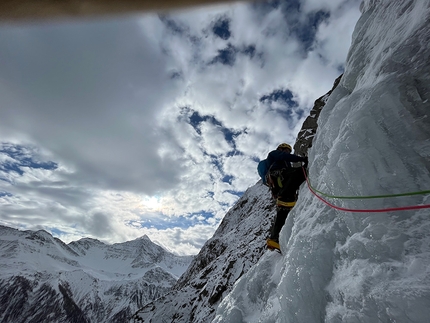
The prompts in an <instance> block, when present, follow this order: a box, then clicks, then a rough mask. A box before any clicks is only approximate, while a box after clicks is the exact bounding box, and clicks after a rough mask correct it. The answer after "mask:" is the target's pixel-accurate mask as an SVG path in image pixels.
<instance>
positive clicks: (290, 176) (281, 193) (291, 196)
mask: <svg viewBox="0 0 430 323" xmlns="http://www.w3.org/2000/svg"><path fill="white" fill-rule="evenodd" d="M292 151H293V149H292V148H291V146H290V145H289V144H286V143H282V144H280V145H279V146H278V147H277V148H276V150H273V151H271V152H270V153H269V154H268V155H267V158H266V159H265V160H264V161H262V162H260V164H259V166H258V172H259V174H260V176H261V177H262V178H263V183H265V184H266V185H267V186H269V188H270V190H271V192H272V196H273V198H274V199H275V200H276V217H275V221H274V222H273V224H272V228H271V230H270V238H269V239H267V246H268V247H269V248H271V249H273V248H275V249H279V250H280V246H279V232H280V231H281V229H282V226H283V225H284V223H285V220H286V219H287V216H288V213H289V212H290V210H291V209H292V208H293V207H294V205H295V204H296V200H297V190H298V188H299V187H300V185H301V184H302V183H303V182H304V181H305V175H304V174H303V170H302V167H293V166H292V165H291V163H296V162H303V163H304V164H303V167H305V168H306V167H307V166H308V158H307V157H300V156H297V155H294V154H291V152H292ZM263 164H264V166H263ZM261 168H264V170H262V169H261Z"/></svg>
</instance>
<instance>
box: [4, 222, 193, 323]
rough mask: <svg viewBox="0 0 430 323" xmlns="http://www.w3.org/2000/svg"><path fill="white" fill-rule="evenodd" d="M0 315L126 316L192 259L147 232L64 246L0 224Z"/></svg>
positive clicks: (36, 318)
mask: <svg viewBox="0 0 430 323" xmlns="http://www.w3.org/2000/svg"><path fill="white" fill-rule="evenodd" d="M0 237H1V238H0V257H1V259H2V262H1V264H0V268H1V269H0V322H14V323H21V322H22V323H24V322H79V323H82V322H124V321H127V320H128V319H129V318H130V317H131V315H132V314H133V313H135V312H136V311H137V309H139V308H140V307H142V306H143V305H144V304H146V303H147V302H149V301H151V300H153V299H156V298H158V297H160V296H162V295H164V294H165V293H166V292H167V291H169V290H170V288H171V287H172V286H173V284H175V283H176V281H177V278H178V277H179V276H180V275H181V274H182V273H183V272H184V270H185V269H186V268H187V267H188V265H189V264H190V262H191V260H192V257H179V256H175V255H173V254H170V253H169V252H167V251H165V250H164V249H163V248H161V247H160V246H157V245H156V244H154V243H152V242H151V240H149V238H148V237H146V236H145V237H142V238H140V239H136V240H133V241H129V242H125V243H118V244H114V245H106V244H104V243H102V242H100V241H98V240H94V239H81V240H79V241H75V242H72V243H70V244H68V245H66V244H65V243H63V242H62V241H61V240H59V239H56V238H54V237H52V236H51V235H50V234H49V233H48V232H46V231H43V230H40V231H36V232H35V231H19V230H15V229H12V228H8V227H4V226H0Z"/></svg>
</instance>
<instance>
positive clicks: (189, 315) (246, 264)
mask: <svg viewBox="0 0 430 323" xmlns="http://www.w3.org/2000/svg"><path fill="white" fill-rule="evenodd" d="M274 215H275V206H274V203H273V202H272V200H271V197H270V192H269V190H268V188H267V187H266V186H264V185H263V184H261V182H259V183H257V184H256V185H255V186H253V187H251V188H249V189H248V190H247V191H246V192H245V194H244V195H243V196H242V197H241V198H240V199H239V201H238V202H237V203H236V205H235V206H234V207H233V208H232V209H231V210H230V211H229V212H228V213H227V214H226V216H225V217H224V220H223V221H222V223H221V224H220V226H219V227H218V229H217V231H216V232H215V234H214V236H213V237H212V238H211V239H210V240H208V241H207V242H206V244H205V245H204V246H203V248H202V249H201V251H200V253H199V254H198V255H197V256H196V258H195V259H194V261H193V262H192V263H191V265H190V267H189V268H188V270H187V271H186V272H185V273H184V274H183V275H182V276H181V278H180V279H179V280H178V282H177V283H176V284H175V285H174V287H173V289H172V291H170V292H169V293H168V294H167V295H165V296H163V297H161V298H160V299H157V300H156V301H154V302H152V303H150V304H147V305H146V306H145V307H144V308H142V309H141V310H139V311H138V312H137V313H136V314H135V315H134V316H133V319H132V322H172V323H173V322H187V323H190V322H201V323H203V322H210V321H211V320H212V318H213V317H214V316H215V310H216V308H217V306H218V304H219V303H220V301H221V300H222V298H223V297H224V296H225V295H227V294H228V293H229V291H230V290H231V289H232V287H233V284H234V283H235V282H236V280H237V279H238V278H239V277H241V276H242V275H243V274H244V273H245V272H247V271H248V270H249V269H250V268H251V267H252V266H253V265H254V264H255V263H256V262H257V261H258V259H260V257H261V256H262V254H263V253H264V252H267V250H266V247H265V240H266V238H267V235H268V231H269V228H270V226H271V223H272V220H273V217H274Z"/></svg>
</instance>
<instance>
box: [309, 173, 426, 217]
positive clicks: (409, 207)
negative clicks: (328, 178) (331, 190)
mask: <svg viewBox="0 0 430 323" xmlns="http://www.w3.org/2000/svg"><path fill="white" fill-rule="evenodd" d="M302 169H303V173H304V174H305V178H306V183H307V184H308V188H309V190H310V191H311V192H312V194H313V195H315V196H316V197H317V198H318V199H320V200H321V201H322V202H324V203H325V204H327V205H328V206H330V207H332V208H333V209H336V210H339V211H345V212H362V213H364V212H370V213H377V212H392V211H407V210H419V209H429V208H430V204H423V205H411V206H402V207H391V208H386V209H348V208H344V207H340V206H336V205H334V204H331V203H330V202H328V201H326V200H325V199H323V198H322V197H321V196H319V195H318V194H317V193H316V192H315V191H314V190H313V189H312V187H311V185H310V183H309V179H308V177H307V174H306V171H305V169H304V168H303V167H302Z"/></svg>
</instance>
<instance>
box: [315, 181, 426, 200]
mask: <svg viewBox="0 0 430 323" xmlns="http://www.w3.org/2000/svg"><path fill="white" fill-rule="evenodd" d="M309 186H310V187H311V188H312V189H313V190H314V191H315V192H318V193H319V194H321V195H323V196H325V197H329V198H332V199H341V200H366V199H380V198H387V197H399V196H413V195H425V194H430V190H427V191H418V192H409V193H400V194H387V195H370V196H337V195H330V194H326V193H324V192H321V191H319V190H317V189H316V188H315V187H313V186H312V185H311V183H310V181H309Z"/></svg>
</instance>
